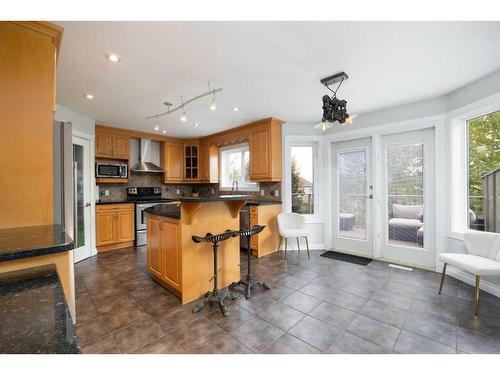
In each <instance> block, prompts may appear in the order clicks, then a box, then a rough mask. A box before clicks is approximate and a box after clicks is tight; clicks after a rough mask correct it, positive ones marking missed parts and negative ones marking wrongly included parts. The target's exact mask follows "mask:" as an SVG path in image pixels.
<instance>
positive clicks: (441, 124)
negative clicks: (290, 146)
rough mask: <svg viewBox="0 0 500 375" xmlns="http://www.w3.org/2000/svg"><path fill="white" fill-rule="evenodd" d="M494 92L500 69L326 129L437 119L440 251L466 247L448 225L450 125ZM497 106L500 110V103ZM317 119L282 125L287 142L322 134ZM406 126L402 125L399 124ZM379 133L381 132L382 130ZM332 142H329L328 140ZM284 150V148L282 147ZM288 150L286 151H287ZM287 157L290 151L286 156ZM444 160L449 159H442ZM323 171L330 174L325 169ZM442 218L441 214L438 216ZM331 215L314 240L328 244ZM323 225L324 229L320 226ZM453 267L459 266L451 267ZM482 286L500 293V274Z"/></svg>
mask: <svg viewBox="0 0 500 375" xmlns="http://www.w3.org/2000/svg"><path fill="white" fill-rule="evenodd" d="M492 98H500V70H497V71H495V72H493V73H491V74H489V75H487V76H485V77H483V78H481V79H479V80H477V81H475V82H472V83H470V84H468V85H466V86H464V87H462V88H460V89H458V90H456V91H454V92H451V93H449V94H446V95H442V96H439V97H435V98H429V99H426V100H422V101H419V102H415V103H408V104H403V105H400V106H397V107H393V108H389V109H384V110H379V111H374V112H370V113H364V114H360V115H359V116H358V117H356V119H355V120H354V124H353V125H345V126H334V127H333V128H331V129H329V130H328V131H327V132H325V133H323V135H324V136H325V138H326V139H337V140H341V139H342V138H343V137H345V136H346V135H347V134H351V136H353V135H355V134H359V136H360V137H362V136H367V135H368V136H369V135H373V134H375V133H377V132H380V129H389V128H390V127H391V126H392V127H394V128H399V129H401V128H404V127H406V130H414V129H415V125H416V124H419V123H425V122H433V123H435V127H436V145H435V147H436V160H437V162H436V167H437V168H438V171H440V173H437V174H436V202H437V204H436V214H437V226H438V228H437V238H436V253H437V254H439V253H441V252H464V251H465V247H464V244H463V241H462V240H461V239H460V237H459V236H458V237H457V236H453V235H451V233H449V231H448V230H447V228H449V225H447V222H448V221H450V220H451V218H450V212H451V201H450V200H449V199H446V197H447V194H448V192H449V191H450V189H453V186H452V184H451V181H450V179H449V174H447V173H446V171H447V170H448V169H449V168H450V159H451V156H450V137H449V127H450V123H451V118H453V116H455V115H456V114H457V113H458V114H459V113H461V112H464V111H466V110H467V111H471V110H481V108H486V107H485V106H486V104H489V106H490V108H491V103H492V102H494V103H495V102H497V101H498V102H500V101H499V100H497V99H495V101H493V100H492ZM318 103H319V104H318V122H319V118H320V116H321V105H320V104H321V103H320V102H318ZM496 110H500V105H499V106H498V108H496ZM318 122H309V123H286V124H285V125H284V128H283V139H284V141H283V146H284V144H285V139H286V137H287V136H291V135H293V136H297V135H304V136H306V135H307V136H310V135H317V134H321V132H320V131H318V130H317V129H314V126H315V125H316V124H317V123H318ZM398 131H401V130H398ZM379 134H380V133H379ZM326 143H328V142H325V144H326ZM326 147H327V146H325V148H324V151H325V153H324V154H323V155H320V156H319V157H320V158H323V159H327V158H328V155H327V153H326ZM283 149H284V150H285V148H283ZM284 152H286V151H284ZM283 159H284V160H285V157H284V158H283ZM443 160H445V163H443V162H442V161H443ZM324 168H329V165H328V163H325V167H324ZM322 173H323V174H325V175H326V174H327V173H328V171H327V170H326V169H325V170H323V171H322ZM329 191H330V187H329V186H326V187H324V188H323V189H322V190H321V192H320V195H321V196H320V197H319V198H320V201H321V202H327V201H328V199H329V197H328V194H329V193H328V192H329ZM284 199H286V197H284ZM439 219H440V220H439ZM327 221H328V220H327V219H324V220H323V221H322V223H314V224H310V226H309V227H310V229H311V230H312V231H313V234H312V236H313V240H312V242H314V243H316V244H324V245H325V247H326V246H328V242H329V239H328V238H327V237H328V232H329V231H328V225H330V224H329V223H328V222H327ZM321 227H323V229H322V230H321V229H320V228H321ZM441 266H442V265H441V264H439V263H437V264H436V269H437V270H438V271H439V270H440V269H441ZM452 272H454V271H453V270H452ZM454 276H456V277H458V278H460V279H462V280H463V281H466V282H469V283H471V284H472V282H473V279H472V277H470V276H468V275H466V274H464V273H457V272H454ZM484 281H485V282H484V283H483V284H484V286H483V288H484V289H485V290H487V291H489V292H491V293H494V294H496V295H499V296H500V277H499V278H484Z"/></svg>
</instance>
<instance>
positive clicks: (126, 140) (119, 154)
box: [95, 130, 130, 160]
mask: <svg viewBox="0 0 500 375" xmlns="http://www.w3.org/2000/svg"><path fill="white" fill-rule="evenodd" d="M95 157H96V158H110V159H124V160H128V159H129V157H130V137H129V136H128V135H124V134H119V133H113V132H108V131H98V130H96V132H95Z"/></svg>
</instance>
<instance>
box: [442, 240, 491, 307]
mask: <svg viewBox="0 0 500 375" xmlns="http://www.w3.org/2000/svg"><path fill="white" fill-rule="evenodd" d="M464 243H465V248H466V249H467V254H460V253H442V254H440V255H439V260H440V261H441V262H443V263H444V266H443V273H442V274H441V284H440V285H439V294H441V291H442V289H443V284H444V278H445V274H446V267H447V265H448V264H450V265H452V266H455V267H458V268H461V269H463V270H465V271H468V272H470V273H472V274H473V275H475V276H476V290H475V296H474V315H477V313H478V306H479V290H480V288H479V283H480V279H481V276H500V233H491V232H479V231H471V232H467V233H464Z"/></svg>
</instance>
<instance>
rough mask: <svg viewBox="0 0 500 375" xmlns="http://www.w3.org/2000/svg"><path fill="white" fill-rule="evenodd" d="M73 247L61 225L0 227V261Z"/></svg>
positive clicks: (62, 250)
mask: <svg viewBox="0 0 500 375" xmlns="http://www.w3.org/2000/svg"><path fill="white" fill-rule="evenodd" d="M71 249H73V240H72V239H71V238H70V237H69V236H68V235H67V233H66V232H65V231H64V229H63V227H62V226H61V225H37V226H33V227H21V228H10V229H0V262H4V261H9V260H15V259H23V258H30V257H35V256H40V255H48V254H56V253H61V252H65V251H69V250H71Z"/></svg>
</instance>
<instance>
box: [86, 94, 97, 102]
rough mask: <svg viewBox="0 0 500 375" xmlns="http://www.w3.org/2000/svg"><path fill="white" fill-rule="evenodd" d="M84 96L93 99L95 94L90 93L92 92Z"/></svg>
mask: <svg viewBox="0 0 500 375" xmlns="http://www.w3.org/2000/svg"><path fill="white" fill-rule="evenodd" d="M85 97H86V98H87V99H88V100H92V99H95V96H94V95H92V94H90V93H89V94H85Z"/></svg>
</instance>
